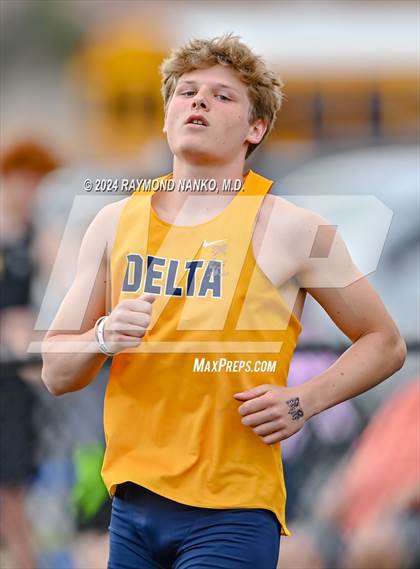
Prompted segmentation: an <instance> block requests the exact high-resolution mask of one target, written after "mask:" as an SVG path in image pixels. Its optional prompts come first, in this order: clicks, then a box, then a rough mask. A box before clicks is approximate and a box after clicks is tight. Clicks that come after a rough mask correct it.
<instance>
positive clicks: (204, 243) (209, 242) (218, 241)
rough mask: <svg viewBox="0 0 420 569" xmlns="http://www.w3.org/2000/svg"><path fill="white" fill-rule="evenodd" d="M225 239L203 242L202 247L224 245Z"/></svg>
mask: <svg viewBox="0 0 420 569" xmlns="http://www.w3.org/2000/svg"><path fill="white" fill-rule="evenodd" d="M225 241H226V239H218V240H217V241H203V247H210V245H216V243H224V242H225Z"/></svg>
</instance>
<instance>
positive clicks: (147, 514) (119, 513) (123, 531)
mask: <svg viewBox="0 0 420 569" xmlns="http://www.w3.org/2000/svg"><path fill="white" fill-rule="evenodd" d="M109 530H110V554H109V562H108V569H152V568H153V569H257V568H258V569H276V567H277V560H278V556H279V546H280V523H279V522H278V520H277V518H276V516H275V514H274V513H273V512H271V511H270V510H266V509H263V508H234V509H214V508H198V507H194V506H187V505H185V504H180V503H179V502H174V501H173V500H169V499H168V498H164V497H163V496H159V495H158V494H155V493H154V492H151V491H150V490H147V489H146V488H143V487H141V486H136V485H134V484H131V483H126V484H123V485H119V486H118V488H117V493H116V496H115V497H114V499H113V502H112V515H111V524H110V526H109Z"/></svg>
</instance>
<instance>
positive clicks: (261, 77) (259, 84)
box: [160, 33, 283, 158]
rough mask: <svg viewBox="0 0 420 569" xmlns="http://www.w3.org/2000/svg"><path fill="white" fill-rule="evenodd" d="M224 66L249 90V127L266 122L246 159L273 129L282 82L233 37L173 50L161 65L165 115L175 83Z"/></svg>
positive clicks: (192, 44)
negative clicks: (201, 71)
mask: <svg viewBox="0 0 420 569" xmlns="http://www.w3.org/2000/svg"><path fill="white" fill-rule="evenodd" d="M217 64H219V65H225V66H227V67H231V68H232V69H233V70H235V71H236V72H237V74H238V76H239V78H240V79H241V81H243V82H244V83H245V84H246V85H247V88H248V97H249V101H250V111H249V117H248V120H249V123H250V124H252V123H253V122H255V121H256V120H258V119H262V120H264V121H266V122H267V130H266V132H265V134H264V137H263V138H262V140H261V141H260V142H259V143H258V144H249V146H248V150H247V153H246V158H248V156H249V155H250V154H251V153H252V152H253V151H254V150H255V148H257V146H258V145H259V144H261V142H262V141H263V140H264V139H265V137H266V136H267V135H268V134H269V133H270V131H271V129H272V128H273V126H274V123H275V120H276V116H277V113H278V111H279V109H280V107H281V104H282V101H283V91H282V88H283V82H282V81H281V79H280V77H278V76H277V75H276V74H275V73H274V72H273V71H271V70H269V69H268V68H267V66H266V64H265V62H264V61H263V59H262V57H261V56H259V55H255V54H254V53H253V52H252V51H251V50H250V48H249V47H248V46H247V45H245V44H244V43H242V42H241V41H240V37H239V36H234V35H233V34H232V33H229V34H225V35H223V36H220V37H216V38H212V39H192V40H190V41H189V42H188V43H187V44H185V45H183V46H181V47H178V48H175V49H174V50H172V52H171V53H170V55H169V56H168V57H167V58H166V59H165V60H164V61H163V62H162V64H161V66H160V73H161V77H162V89H161V91H162V96H163V101H164V109H165V112H166V110H167V107H168V104H169V101H170V100H171V97H172V95H173V94H174V91H175V89H176V85H177V82H178V79H179V78H180V77H181V75H183V74H184V73H188V72H190V71H194V70H195V69H207V68H208V67H212V66H213V65H217Z"/></svg>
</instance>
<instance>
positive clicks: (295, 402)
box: [286, 397, 304, 421]
mask: <svg viewBox="0 0 420 569" xmlns="http://www.w3.org/2000/svg"><path fill="white" fill-rule="evenodd" d="M286 403H287V405H288V406H289V412H288V414H289V415H291V416H292V421H297V420H298V419H300V418H301V417H303V416H304V415H303V411H302V409H301V408H300V402H299V397H294V398H293V399H289V400H288V401H286Z"/></svg>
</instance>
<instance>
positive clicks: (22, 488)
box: [0, 141, 58, 569]
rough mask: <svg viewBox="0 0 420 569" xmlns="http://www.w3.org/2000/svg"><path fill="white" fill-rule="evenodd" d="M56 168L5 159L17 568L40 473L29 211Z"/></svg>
mask: <svg viewBox="0 0 420 569" xmlns="http://www.w3.org/2000/svg"><path fill="white" fill-rule="evenodd" d="M57 166H58V163H57V161H56V158H55V157H54V156H53V154H52V153H51V152H50V150H49V149H47V148H46V147H44V146H43V145H42V144H40V143H38V142H35V141H22V142H19V143H17V144H15V145H14V146H11V147H9V148H7V149H6V150H5V151H4V153H3V154H2V156H1V160H0V176H1V185H0V200H1V202H0V203H1V224H0V322H1V324H0V333H1V343H0V362H1V378H0V506H1V508H2V515H1V519H0V536H1V541H2V544H3V546H4V547H5V549H6V554H7V555H8V557H9V559H10V562H11V563H12V565H13V566H14V567H19V568H22V569H27V568H28V569H29V568H33V567H35V560H34V553H33V546H34V544H33V539H32V532H31V528H30V526H29V523H28V520H27V517H26V512H25V507H26V502H25V498H26V491H27V488H28V485H29V484H30V482H31V478H32V477H33V476H34V474H35V472H36V462H35V450H36V449H35V442H36V433H35V432H34V423H33V420H34V408H35V404H36V396H35V394H34V391H33V387H32V386H31V384H30V382H31V381H39V382H40V367H39V365H38V366H36V363H38V361H37V360H38V358H37V357H36V356H35V357H31V356H29V355H28V354H27V351H26V350H27V347H28V344H29V340H30V338H31V333H32V330H33V327H34V322H35V314H34V312H33V308H32V306H31V283H32V280H33V277H34V274H35V271H36V267H35V265H34V261H33V258H32V244H33V226H32V220H31V216H32V208H33V202H34V196H35V193H36V191H37V187H38V185H39V182H40V180H41V179H42V178H43V176H44V175H46V174H47V173H48V172H51V171H52V170H54V169H55V168H56V167H57Z"/></svg>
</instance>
